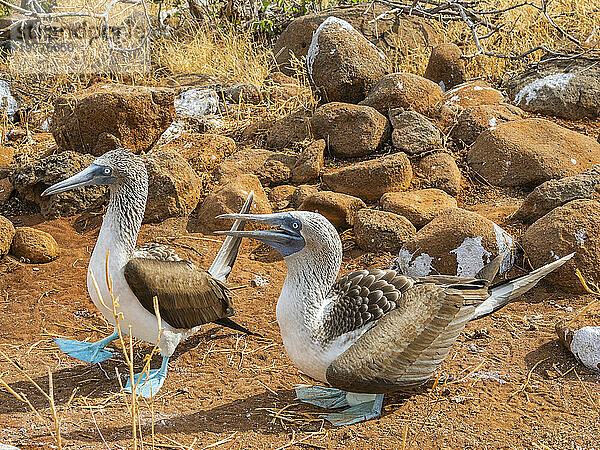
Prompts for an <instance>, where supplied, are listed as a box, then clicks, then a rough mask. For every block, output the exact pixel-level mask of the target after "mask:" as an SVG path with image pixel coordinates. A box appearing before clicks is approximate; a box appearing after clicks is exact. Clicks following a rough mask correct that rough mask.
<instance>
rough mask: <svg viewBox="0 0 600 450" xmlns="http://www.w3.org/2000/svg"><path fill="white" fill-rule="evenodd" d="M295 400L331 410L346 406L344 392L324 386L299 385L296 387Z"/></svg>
mask: <svg viewBox="0 0 600 450" xmlns="http://www.w3.org/2000/svg"><path fill="white" fill-rule="evenodd" d="M295 389H296V400H300V401H301V402H304V403H309V404H311V405H315V406H319V407H321V408H327V409H333V408H343V407H344V406H348V402H347V401H346V394H347V392H346V391H342V390H340V389H335V388H330V387H325V386H310V385H308V384H299V385H297V386H296V388H295Z"/></svg>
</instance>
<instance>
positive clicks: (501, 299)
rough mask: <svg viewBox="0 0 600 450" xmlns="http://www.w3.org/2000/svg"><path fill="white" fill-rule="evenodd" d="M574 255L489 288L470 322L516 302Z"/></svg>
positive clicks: (572, 254)
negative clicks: (486, 295)
mask: <svg viewBox="0 0 600 450" xmlns="http://www.w3.org/2000/svg"><path fill="white" fill-rule="evenodd" d="M574 255H575V253H571V254H570V255H567V256H564V257H562V258H560V259H557V260H556V261H554V262H551V263H550V264H546V265H545V266H542V267H539V268H537V269H535V270H534V271H533V272H530V273H528V274H527V275H523V276H522V277H518V278H514V279H512V280H506V281H501V282H500V283H496V284H495V285H493V286H491V287H490V289H489V291H490V294H491V295H490V297H489V298H487V299H486V300H485V301H484V302H483V303H481V304H480V305H479V306H478V307H477V308H476V309H475V314H474V315H473V317H472V318H471V320H475V319H480V318H481V317H485V316H487V315H489V314H492V313H493V312H495V311H498V310H499V309H500V308H502V307H504V306H506V305H507V304H509V303H510V302H512V301H514V300H516V299H517V298H519V297H520V296H521V295H523V294H524V293H525V292H527V291H528V290H530V289H531V288H533V287H534V286H535V285H536V284H537V283H538V282H539V281H540V280H541V279H542V278H544V277H545V276H546V275H548V274H549V273H550V272H553V271H554V270H556V269H558V268H559V267H560V266H562V265H563V264H565V263H566V262H567V261H568V260H570V259H571V258H572V257H573V256H574Z"/></svg>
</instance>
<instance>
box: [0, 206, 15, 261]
mask: <svg viewBox="0 0 600 450" xmlns="http://www.w3.org/2000/svg"><path fill="white" fill-rule="evenodd" d="M14 236H15V227H14V225H13V224H12V222H11V221H10V220H8V219H7V218H6V217H4V216H0V258H1V257H3V256H4V255H6V254H7V253H8V252H9V250H10V246H11V245H12V241H13V237H14Z"/></svg>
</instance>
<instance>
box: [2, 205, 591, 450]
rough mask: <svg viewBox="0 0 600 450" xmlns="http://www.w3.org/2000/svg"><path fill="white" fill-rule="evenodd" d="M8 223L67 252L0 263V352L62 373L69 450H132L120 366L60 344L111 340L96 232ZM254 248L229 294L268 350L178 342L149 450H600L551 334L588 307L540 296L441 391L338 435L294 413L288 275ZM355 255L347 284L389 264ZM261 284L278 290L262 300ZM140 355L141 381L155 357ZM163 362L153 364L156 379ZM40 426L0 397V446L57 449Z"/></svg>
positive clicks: (5, 365)
mask: <svg viewBox="0 0 600 450" xmlns="http://www.w3.org/2000/svg"><path fill="white" fill-rule="evenodd" d="M514 205H515V201H513V200H511V199H508V200H505V201H504V202H502V201H500V202H499V201H498V200H497V199H496V200H491V201H490V200H488V203H485V202H484V203H483V204H479V205H477V206H468V205H467V206H466V207H467V208H468V209H473V210H476V211H478V212H480V213H482V214H484V215H488V216H492V214H490V212H491V211H494V212H495V213H494V214H496V216H495V217H492V218H494V219H496V220H500V223H502V220H501V219H502V217H497V211H501V212H502V213H501V214H500V215H501V216H503V217H506V215H507V214H508V213H510V212H512V211H513V210H514V209H515V206H514ZM486 212H487V214H486ZM12 219H13V220H15V221H16V222H17V225H33V226H36V227H38V228H40V229H42V230H44V231H47V232H49V233H51V234H52V235H53V236H54V237H55V238H56V240H57V241H58V244H59V245H60V246H61V248H62V252H61V256H60V257H59V258H58V259H57V260H56V261H54V262H51V263H48V264H41V265H29V264H21V263H17V262H14V261H11V260H8V259H6V258H5V259H4V260H3V261H2V262H0V350H1V351H2V352H4V353H5V354H6V355H8V356H9V357H10V358H12V359H13V361H14V362H15V363H17V364H18V365H19V366H20V367H21V368H22V369H23V370H24V371H25V372H26V373H27V374H29V375H30V376H31V377H32V378H33V380H34V381H36V382H37V383H39V384H40V386H41V387H42V388H44V389H46V390H47V388H48V370H49V371H51V372H52V376H53V381H54V383H53V384H54V396H55V399H56V404H57V410H58V413H59V416H60V418H61V434H62V437H63V446H64V447H65V448H73V449H118V448H126V449H128V448H133V441H132V431H131V425H130V416H129V413H128V411H127V406H126V403H125V401H126V400H127V401H128V400H129V397H128V396H127V397H126V396H125V395H124V394H122V393H121V392H120V387H119V381H118V379H117V377H116V370H118V372H119V374H120V377H121V382H122V383H124V382H125V380H126V375H125V374H126V373H127V367H126V365H125V362H124V358H123V356H122V355H121V354H120V353H119V354H118V356H116V357H114V358H113V359H111V360H109V361H106V362H104V363H102V364H101V365H94V366H87V365H85V364H83V363H81V362H78V361H76V360H74V359H72V358H70V357H68V356H66V355H63V354H61V353H60V352H59V351H58V349H57V347H56V346H55V345H54V343H53V342H52V341H51V339H52V338H54V337H57V336H61V337H68V338H76V339H85V340H90V341H92V340H97V339H99V338H101V337H103V336H105V335H107V334H109V333H110V332H111V331H112V330H111V329H110V328H109V327H108V326H107V324H106V323H105V321H104V320H103V319H102V318H101V317H99V314H98V313H97V312H96V310H95V308H94V306H93V304H92V302H91V301H90V299H89V296H88V294H87V290H86V284H85V278H86V268H87V263H88V259H89V256H90V252H91V250H92V248H93V245H94V243H95V238H96V234H97V230H95V231H91V232H88V233H86V234H83V235H82V234H79V233H77V232H76V231H75V230H74V229H73V226H72V224H73V222H74V221H73V220H54V221H48V222H43V221H42V220H41V218H39V217H38V216H27V217H22V218H20V221H19V218H12ZM189 236H191V238H190V237H189ZM157 237H163V238H164V237H166V238H168V239H167V241H168V242H169V244H170V245H171V246H172V247H173V248H175V249H176V250H177V251H178V253H179V254H180V255H181V256H184V257H187V258H189V259H191V260H192V261H193V262H194V263H196V264H198V265H199V266H202V267H208V266H209V264H210V262H211V261H212V258H213V257H214V255H215V254H216V252H217V249H218V247H219V241H218V240H217V239H214V238H212V237H210V238H207V239H199V238H201V237H202V236H201V235H197V234H195V235H191V234H189V233H187V232H186V231H185V220H184V219H171V220H168V221H166V222H163V223H162V224H159V225H144V226H143V227H142V231H141V233H140V239H139V242H140V243H143V242H148V241H150V240H152V239H156V238H157ZM256 247H257V244H256V243H255V242H252V241H245V242H244V244H243V246H242V250H241V254H240V258H239V259H238V262H237V264H236V266H235V268H234V271H233V273H232V275H231V277H230V279H229V281H230V284H231V285H232V286H240V287H241V288H240V289H239V290H236V291H235V293H236V296H235V301H236V309H237V310H238V312H239V315H238V316H237V321H239V323H241V324H243V325H246V326H247V327H248V328H250V329H252V330H254V331H256V332H259V333H261V334H262V335H263V336H264V338H256V337H245V336H240V335H236V334H234V333H231V332H230V331H228V330H227V329H223V328H222V327H219V326H215V325H208V326H206V327H205V328H204V330H203V331H202V332H200V333H198V334H197V335H195V336H193V337H191V338H190V339H189V340H188V341H186V342H185V343H184V344H182V345H181V346H180V348H179V349H178V351H177V353H176V354H175V355H174V357H173V358H172V359H171V362H170V364H169V375H168V378H167V381H166V382H165V384H164V386H163V388H162V389H161V391H160V392H159V395H158V396H157V397H156V398H155V399H154V400H153V402H152V404H151V405H150V404H148V403H146V402H142V403H141V411H140V418H141V422H142V427H141V431H142V435H143V441H144V442H145V443H146V444H145V446H144V448H152V445H151V442H152V423H153V422H154V441H155V446H156V447H155V448H167V449H169V448H172V449H178V448H181V449H184V448H193V449H202V448H224V449H240V448H258V449H260V448H307V449H321V448H327V449H328V448H358V449H363V448H364V449H367V448H368V449H372V448H373V449H379V448H381V449H400V448H407V449H408V448H421V449H424V448H472V449H495V448H531V449H548V448H551V449H592V448H599V446H600V443H599V442H600V441H599V439H598V438H599V437H600V409H599V408H600V402H599V399H600V376H599V375H598V374H596V373H593V372H591V371H588V370H586V369H585V368H584V367H583V366H582V365H581V364H579V363H577V362H576V361H575V359H574V358H573V357H572V355H571V354H570V353H569V352H568V351H567V350H565V349H564V348H563V347H562V346H561V345H560V344H559V342H558V340H557V337H556V335H555V332H554V325H555V323H556V322H557V321H559V320H560V319H562V318H564V317H566V316H567V315H569V311H570V308H573V309H574V310H576V309H578V308H580V307H582V306H584V305H586V304H587V303H589V302H590V301H591V300H592V297H591V296H579V297H578V296H573V295H567V294H564V293H560V292H559V291H557V290H556V289H554V288H552V287H550V286H548V285H544V284H543V283H542V284H541V286H539V287H537V288H536V289H534V290H533V291H532V292H530V293H529V295H527V296H526V298H525V299H524V302H523V303H518V304H513V305H509V306H508V307H506V308H504V309H503V310H502V311H500V312H498V313H496V314H495V315H494V316H493V317H488V318H485V319H482V320H480V321H477V322H474V323H471V324H469V325H468V327H467V329H466V330H465V332H464V333H463V334H462V335H461V337H460V338H459V339H458V341H457V342H456V344H455V345H454V347H453V349H452V351H451V353H450V355H449V357H448V359H447V360H446V361H445V362H444V364H443V366H442V368H441V370H439V371H438V380H437V383H436V384H435V386H434V387H433V389H432V386H433V384H434V383H430V384H429V385H428V386H427V389H425V390H424V392H422V393H418V394H415V395H413V396H402V395H388V396H386V398H385V402H384V410H383V414H382V417H381V418H379V419H377V420H371V421H369V422H364V423H360V424H356V425H353V426H349V427H344V428H335V427H332V426H331V425H329V424H327V423H323V421H322V420H320V419H319V418H318V413H319V411H320V410H319V409H318V408H314V407H311V406H308V405H303V404H299V403H298V402H296V401H295V400H294V391H293V387H294V385H296V384H298V383H310V382H311V381H310V380H309V379H307V378H306V377H305V376H303V375H302V374H301V373H299V371H298V370H297V369H296V368H295V367H294V366H293V365H292V364H291V362H290V361H289V359H288V358H287V357H286V354H285V350H284V348H283V346H282V343H281V338H280V336H279V330H278V326H277V322H276V319H275V303H276V301H277V297H278V295H279V291H280V288H281V285H282V283H283V280H284V278H285V263H284V262H283V261H278V262H274V263H267V262H261V261H260V258H256V257H255V256H254V255H253V254H252V251H253V250H254V249H255V248H256ZM345 247H347V249H346V251H345V254H344V264H343V267H342V271H343V272H347V271H351V270H355V269H357V268H363V267H369V268H375V267H384V266H386V265H387V264H388V263H389V260H390V259H391V257H392V256H391V255H386V254H380V255H373V254H366V253H364V252H362V251H360V250H358V249H357V248H356V247H354V246H353V245H352V240H351V239H349V240H348V239H347V240H345ZM192 249H194V250H192ZM514 274H518V271H517V270H515V271H514ZM253 280H254V281H253ZM256 280H258V281H259V283H258V285H257V283H256V282H255V281H256ZM260 280H267V281H268V283H267V284H265V285H264V286H261V285H260V284H262V283H260ZM135 349H136V351H135V361H136V370H137V371H139V370H140V369H141V366H142V364H143V356H144V355H145V354H147V353H148V352H149V351H150V349H151V347H150V346H148V345H146V344H136V346H135ZM159 364H160V356H158V355H157V356H155V357H154V359H153V367H158V365H159ZM0 376H1V377H2V379H4V380H5V381H6V382H7V383H8V385H9V386H10V388H11V389H13V390H14V391H16V392H18V393H23V394H25V395H26V396H27V398H28V399H29V401H30V402H31V404H32V405H33V407H34V408H35V409H36V410H37V411H38V412H39V414H40V415H41V418H43V419H44V420H45V421H46V423H47V424H48V425H50V424H51V409H50V407H49V405H48V402H47V400H46V399H45V398H44V397H43V396H42V395H41V394H39V392H37V391H36V389H35V388H34V387H33V385H32V384H31V383H30V382H29V381H27V380H26V379H25V377H24V376H23V375H22V373H20V372H19V371H18V370H17V369H15V368H14V367H13V366H11V365H10V363H9V362H7V361H6V360H4V358H0ZM150 406H151V407H152V409H150ZM41 418H40V417H38V416H36V415H35V414H34V413H33V412H31V410H30V409H29V407H28V406H27V405H25V404H24V403H22V402H20V401H19V400H17V399H16V398H15V397H14V396H13V395H11V394H9V393H8V392H7V391H6V390H5V389H2V388H0V442H3V443H12V444H14V445H18V446H19V447H20V448H22V449H39V448H42V449H45V448H56V447H55V441H54V439H53V437H52V435H51V434H50V433H49V431H48V429H47V428H46V426H45V425H44V423H43V421H42V420H41Z"/></svg>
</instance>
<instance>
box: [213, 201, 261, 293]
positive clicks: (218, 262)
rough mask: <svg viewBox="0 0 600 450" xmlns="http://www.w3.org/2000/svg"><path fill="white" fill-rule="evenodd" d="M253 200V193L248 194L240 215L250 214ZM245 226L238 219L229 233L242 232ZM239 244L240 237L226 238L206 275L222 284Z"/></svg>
mask: <svg viewBox="0 0 600 450" xmlns="http://www.w3.org/2000/svg"><path fill="white" fill-rule="evenodd" d="M253 199H254V191H251V192H250V194H248V198H247V199H246V202H245V203H244V206H242V209H240V214H247V213H249V212H250V208H251V207H252V201H253ZM245 225H246V223H245V221H242V220H240V219H238V220H236V221H235V222H234V223H233V226H232V227H231V231H240V230H243V229H244V226H245ZM241 243H242V237H241V236H227V237H226V238H225V241H224V242H223V245H221V248H220V249H219V253H217V256H216V257H215V260H214V261H213V263H212V264H211V266H210V269H208V273H210V274H211V275H212V276H213V277H214V278H216V279H217V280H219V281H222V282H223V283H224V282H225V281H226V280H227V277H228V276H229V274H230V273H231V269H232V268H233V264H234V262H235V259H236V258H237V254H238V250H239V249H240V244H241Z"/></svg>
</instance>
